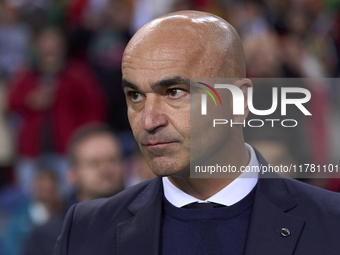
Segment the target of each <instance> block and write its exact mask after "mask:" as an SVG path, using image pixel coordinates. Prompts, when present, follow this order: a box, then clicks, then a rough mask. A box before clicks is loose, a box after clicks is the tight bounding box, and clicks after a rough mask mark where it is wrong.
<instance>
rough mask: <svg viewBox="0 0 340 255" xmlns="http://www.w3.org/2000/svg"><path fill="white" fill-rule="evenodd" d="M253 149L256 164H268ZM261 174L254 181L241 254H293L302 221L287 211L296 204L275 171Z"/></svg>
mask: <svg viewBox="0 0 340 255" xmlns="http://www.w3.org/2000/svg"><path fill="white" fill-rule="evenodd" d="M255 152H256V154H257V158H258V160H259V162H260V164H262V165H267V166H268V163H267V162H266V161H265V160H264V158H263V157H262V156H261V154H260V153H259V152H258V151H257V150H256V149H255ZM261 177H264V178H259V181H258V184H257V189H256V194H255V200H254V204H253V209H252V216H251V220H250V225H249V231H248V239H247V244H246V251H245V254H246V255H257V254H261V255H267V254H268V255H271V254H275V255H288V254H293V253H294V249H295V246H296V244H297V241H298V239H299V236H300V234H301V231H302V229H303V226H304V221H303V220H302V219H299V218H297V217H294V216H292V215H290V214H288V213H287V212H288V211H290V210H292V209H293V208H294V207H295V206H296V205H297V204H296V202H295V201H294V199H293V197H292V195H291V194H290V192H289V191H288V189H287V188H286V185H285V183H284V181H283V179H282V177H280V176H279V175H278V174H276V173H273V174H265V175H264V176H261ZM269 177H270V179H269ZM283 228H285V229H288V230H289V233H288V234H287V231H286V232H285V230H282V229H283ZM281 232H283V233H281Z"/></svg>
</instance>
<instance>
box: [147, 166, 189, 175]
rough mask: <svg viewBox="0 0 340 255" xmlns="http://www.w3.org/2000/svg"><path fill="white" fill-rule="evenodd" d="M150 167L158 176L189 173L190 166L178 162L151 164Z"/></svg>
mask: <svg viewBox="0 0 340 255" xmlns="http://www.w3.org/2000/svg"><path fill="white" fill-rule="evenodd" d="M150 168H151V170H152V172H153V173H154V174H155V175H157V176H159V177H165V176H176V175H186V174H187V173H189V174H190V168H189V167H188V166H184V165H183V166H182V165H179V164H164V163H163V164H153V165H151V166H150Z"/></svg>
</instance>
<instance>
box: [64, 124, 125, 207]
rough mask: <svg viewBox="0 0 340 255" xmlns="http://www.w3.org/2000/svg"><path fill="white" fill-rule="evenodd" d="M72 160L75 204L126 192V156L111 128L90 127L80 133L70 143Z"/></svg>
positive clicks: (70, 172) (84, 128) (101, 126)
mask: <svg viewBox="0 0 340 255" xmlns="http://www.w3.org/2000/svg"><path fill="white" fill-rule="evenodd" d="M69 161H70V170H69V180H70V182H71V184H72V186H73V187H74V189H75V194H76V202H81V201H86V200H91V199H96V198H102V197H110V196H113V195H115V194H117V193H118V192H120V191H122V190H123V188H124V179H123V175H124V173H123V169H124V168H123V154H122V150H121V146H120V143H119V141H118V138H117V137H116V136H115V134H114V133H112V132H111V131H110V129H109V128H108V127H106V126H103V125H89V126H86V127H83V128H81V129H80V130H79V131H77V133H76V134H75V135H74V136H73V138H72V140H71V143H70V147H69Z"/></svg>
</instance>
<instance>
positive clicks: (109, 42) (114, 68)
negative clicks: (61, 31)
mask: <svg viewBox="0 0 340 255" xmlns="http://www.w3.org/2000/svg"><path fill="white" fill-rule="evenodd" d="M92 2H94V1H89V4H90V5H89V7H88V9H87V11H86V12H85V14H86V17H87V20H88V21H87V23H90V24H92V26H95V25H96V26H97V27H95V28H94V31H95V32H94V35H93V38H91V40H90V41H89V45H88V48H87V55H88V60H89V62H90V64H91V67H92V68H93V70H94V72H95V74H96V75H97V77H98V78H99V80H100V83H101V85H102V87H103V89H104V91H105V92H106V93H105V94H106V96H107V99H108V102H109V107H108V124H109V125H110V126H111V127H112V129H113V130H115V132H128V133H129V134H131V131H130V128H129V123H128V120H127V117H126V111H127V109H126V106H125V97H124V93H123V91H122V89H121V86H120V84H121V83H122V79H121V61H122V56H123V51H124V49H125V46H126V44H127V42H128V41H129V39H130V37H129V32H128V29H129V24H130V23H129V21H130V20H129V18H130V16H131V13H130V12H131V11H130V9H129V6H127V4H126V3H125V2H124V1H112V0H110V1H106V3H105V5H103V6H102V7H101V8H100V9H98V8H99V7H96V8H94V7H92V6H93V5H94V4H93V3H92ZM91 7H92V8H91ZM98 16H99V17H98ZM132 139H133V138H132ZM123 143H124V141H123ZM122 146H124V147H126V145H125V144H122Z"/></svg>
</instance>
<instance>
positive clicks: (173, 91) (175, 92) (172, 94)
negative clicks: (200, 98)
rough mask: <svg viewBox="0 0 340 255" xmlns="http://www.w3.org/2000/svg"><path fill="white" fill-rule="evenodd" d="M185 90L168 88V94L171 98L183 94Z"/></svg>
mask: <svg viewBox="0 0 340 255" xmlns="http://www.w3.org/2000/svg"><path fill="white" fill-rule="evenodd" d="M184 93H185V91H184V90H182V89H169V90H168V95H169V96H170V97H171V98H179V97H180V96H182V95H184Z"/></svg>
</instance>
